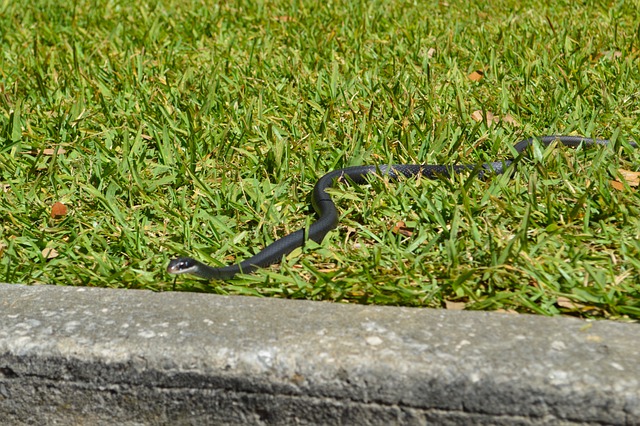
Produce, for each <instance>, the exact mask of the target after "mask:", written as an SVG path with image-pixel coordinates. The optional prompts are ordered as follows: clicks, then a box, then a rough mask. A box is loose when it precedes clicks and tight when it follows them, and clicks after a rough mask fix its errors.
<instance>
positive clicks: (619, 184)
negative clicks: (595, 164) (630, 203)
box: [611, 180, 624, 191]
mask: <svg viewBox="0 0 640 426" xmlns="http://www.w3.org/2000/svg"><path fill="white" fill-rule="evenodd" d="M611 186H612V187H613V189H617V190H618V191H622V190H623V189H624V184H623V183H622V182H620V181H617V180H612V181H611Z"/></svg>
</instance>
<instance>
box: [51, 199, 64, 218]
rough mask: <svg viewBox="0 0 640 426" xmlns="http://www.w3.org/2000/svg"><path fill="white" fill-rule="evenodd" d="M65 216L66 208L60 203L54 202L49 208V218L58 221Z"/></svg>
mask: <svg viewBox="0 0 640 426" xmlns="http://www.w3.org/2000/svg"><path fill="white" fill-rule="evenodd" d="M66 215H67V206H65V205H64V204H62V203H61V202H56V203H55V204H54V205H53V206H51V217H52V218H53V219H59V218H61V217H63V216H66Z"/></svg>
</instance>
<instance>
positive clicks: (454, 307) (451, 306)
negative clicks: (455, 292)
mask: <svg viewBox="0 0 640 426" xmlns="http://www.w3.org/2000/svg"><path fill="white" fill-rule="evenodd" d="M444 304H445V306H446V307H447V309H448V310H450V311H461V310H463V309H464V308H465V307H466V306H467V304H466V303H464V302H452V301H450V300H445V301H444Z"/></svg>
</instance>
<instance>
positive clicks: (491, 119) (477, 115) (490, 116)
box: [471, 109, 520, 126]
mask: <svg viewBox="0 0 640 426" xmlns="http://www.w3.org/2000/svg"><path fill="white" fill-rule="evenodd" d="M471 118H472V119H473V120H474V121H478V122H480V121H482V120H484V114H483V113H482V110H480V109H478V110H475V111H473V112H472V113H471ZM500 121H504V122H505V123H508V124H511V125H513V126H519V125H520V124H519V123H518V122H517V121H516V119H515V118H513V117H512V116H511V115H510V114H507V115H505V116H504V117H500V116H498V115H495V114H494V113H492V112H491V111H487V125H489V126H491V125H492V124H493V123H499V122H500Z"/></svg>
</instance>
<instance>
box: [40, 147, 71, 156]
mask: <svg viewBox="0 0 640 426" xmlns="http://www.w3.org/2000/svg"><path fill="white" fill-rule="evenodd" d="M65 152H67V150H65V149H64V148H60V147H58V148H45V149H43V150H42V154H44V155H55V154H57V155H60V154H64V153H65Z"/></svg>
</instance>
